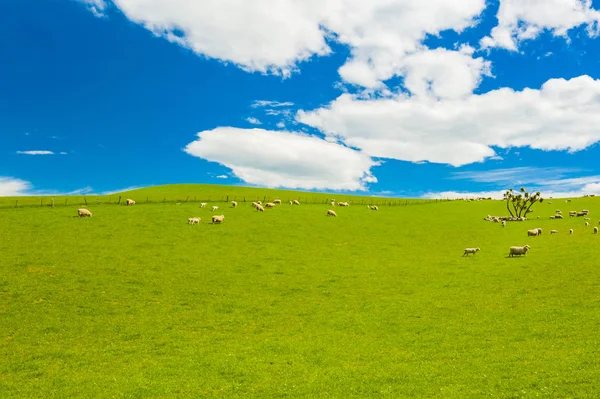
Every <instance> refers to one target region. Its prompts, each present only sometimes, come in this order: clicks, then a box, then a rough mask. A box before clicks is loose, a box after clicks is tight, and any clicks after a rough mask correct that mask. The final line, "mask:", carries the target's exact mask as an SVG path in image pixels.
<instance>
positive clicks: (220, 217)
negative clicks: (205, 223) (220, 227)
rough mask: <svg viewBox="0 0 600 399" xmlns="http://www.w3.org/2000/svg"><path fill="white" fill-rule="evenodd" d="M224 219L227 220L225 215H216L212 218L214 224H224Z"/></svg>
mask: <svg viewBox="0 0 600 399" xmlns="http://www.w3.org/2000/svg"><path fill="white" fill-rule="evenodd" d="M223 219H225V215H216V216H213V217H212V222H213V224H215V223H223Z"/></svg>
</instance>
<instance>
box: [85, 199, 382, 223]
mask: <svg viewBox="0 0 600 399" xmlns="http://www.w3.org/2000/svg"><path fill="white" fill-rule="evenodd" d="M280 204H281V200H280V199H275V200H273V201H272V202H267V203H265V204H264V205H263V203H262V202H261V201H256V202H252V207H253V208H256V211H257V212H264V211H265V208H267V209H268V208H275V206H276V205H280ZM125 205H127V206H130V205H135V201H134V200H132V199H127V200H126V201H125ZM207 205H208V204H207V203H206V202H202V203H200V208H206V206H207ZM290 205H300V201H298V200H292V201H290ZM335 205H336V202H335V199H333V200H331V206H335ZM337 205H338V206H342V207H347V206H350V204H349V203H348V202H338V203H337ZM237 206H238V203H237V202H236V201H231V207H232V208H237ZM367 208H368V209H370V210H373V211H378V210H379V207H378V206H377V205H367ZM217 209H219V206H218V205H213V207H212V208H211V210H212V211H213V212H214V211H216V210H217ZM77 214H78V215H79V217H92V212H90V211H89V210H88V209H85V208H80V209H78V210H77ZM326 215H327V216H337V213H336V212H335V211H334V210H333V209H329V210H327V213H326ZM224 219H225V215H214V216H213V217H212V218H211V220H212V223H213V224H220V223H223V220H224ZM200 221H201V218H200V217H199V216H195V217H190V218H188V224H189V225H195V224H200Z"/></svg>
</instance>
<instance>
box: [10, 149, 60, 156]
mask: <svg viewBox="0 0 600 399" xmlns="http://www.w3.org/2000/svg"><path fill="white" fill-rule="evenodd" d="M17 154H21V155H54V153H53V152H52V151H46V150H34V151H17Z"/></svg>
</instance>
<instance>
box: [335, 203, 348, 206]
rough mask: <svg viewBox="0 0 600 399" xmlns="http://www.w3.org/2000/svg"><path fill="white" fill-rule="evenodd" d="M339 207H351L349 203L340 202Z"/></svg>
mask: <svg viewBox="0 0 600 399" xmlns="http://www.w3.org/2000/svg"><path fill="white" fill-rule="evenodd" d="M338 206H350V204H349V203H347V202H338Z"/></svg>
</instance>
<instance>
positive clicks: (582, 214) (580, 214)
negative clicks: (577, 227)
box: [577, 212, 587, 217]
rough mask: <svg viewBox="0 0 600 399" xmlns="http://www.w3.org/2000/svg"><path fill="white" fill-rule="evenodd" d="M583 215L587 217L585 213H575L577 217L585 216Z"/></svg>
mask: <svg viewBox="0 0 600 399" xmlns="http://www.w3.org/2000/svg"><path fill="white" fill-rule="evenodd" d="M585 215H587V213H585V212H577V217H580V216H585Z"/></svg>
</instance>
